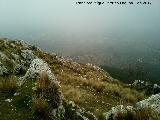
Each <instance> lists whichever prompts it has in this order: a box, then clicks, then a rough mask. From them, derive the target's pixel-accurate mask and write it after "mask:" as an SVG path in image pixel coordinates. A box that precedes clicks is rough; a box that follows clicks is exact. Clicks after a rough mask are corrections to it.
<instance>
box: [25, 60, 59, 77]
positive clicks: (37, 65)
mask: <svg viewBox="0 0 160 120" xmlns="http://www.w3.org/2000/svg"><path fill="white" fill-rule="evenodd" d="M42 72H46V73H47V75H48V77H49V79H52V80H55V79H56V78H55V76H54V75H53V74H52V72H51V69H50V68H49V66H48V64H47V63H46V62H44V61H43V60H42V59H39V58H36V59H34V60H33V61H32V62H31V64H30V67H29V69H28V70H27V72H26V74H25V76H24V77H25V78H29V79H36V78H37V76H38V75H40V74H41V73H42Z"/></svg>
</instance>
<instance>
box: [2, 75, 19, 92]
mask: <svg viewBox="0 0 160 120" xmlns="http://www.w3.org/2000/svg"><path fill="white" fill-rule="evenodd" d="M17 88H18V85H17V77H16V76H10V77H4V78H2V77H1V78H0V92H5V93H6V92H7V93H14V92H15V91H16V89H17Z"/></svg>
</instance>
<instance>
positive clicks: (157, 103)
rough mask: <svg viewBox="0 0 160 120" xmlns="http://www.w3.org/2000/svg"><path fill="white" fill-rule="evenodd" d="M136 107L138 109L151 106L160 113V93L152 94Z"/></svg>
mask: <svg viewBox="0 0 160 120" xmlns="http://www.w3.org/2000/svg"><path fill="white" fill-rule="evenodd" d="M136 107H137V108H138V109H142V108H147V107H151V108H152V109H153V110H155V111H157V112H158V113H160V93H159V94H156V95H152V96H151V97H149V98H148V99H145V100H142V101H140V102H137V103H136Z"/></svg>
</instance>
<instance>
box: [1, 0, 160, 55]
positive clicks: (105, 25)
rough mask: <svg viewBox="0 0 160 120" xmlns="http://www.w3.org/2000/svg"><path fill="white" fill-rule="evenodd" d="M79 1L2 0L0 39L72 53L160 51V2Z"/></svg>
mask: <svg viewBox="0 0 160 120" xmlns="http://www.w3.org/2000/svg"><path fill="white" fill-rule="evenodd" d="M119 1H120V0H119ZM75 2H76V1H74V0H68V1H64V0H59V1H56V0H26V1H24V0H23V1H22V0H14V1H10V0H0V15H1V20H0V26H1V27H0V37H9V38H12V39H24V40H26V41H27V42H29V43H31V44H35V45H37V46H40V47H41V48H43V49H45V50H47V51H55V52H58V53H60V54H62V55H66V56H70V55H75V54H77V55H80V54H87V53H89V54H101V55H100V56H105V55H106V54H109V55H110V56H117V55H119V56H127V55H128V54H129V56H134V54H136V53H137V54H140V55H139V56H141V57H144V51H145V53H146V51H147V50H149V51H150V49H154V50H151V51H150V52H149V53H151V54H152V51H154V52H156V53H157V54H159V53H160V52H159V50H160V48H159V44H160V35H159V31H160V22H159V21H160V7H159V6H160V1H158V0H154V1H151V2H152V5H126V6H125V5H109V6H108V5H100V6H98V5H76V3H75ZM106 51H107V53H105V52H106ZM125 52H128V53H127V54H125ZM154 54H155V53H154Z"/></svg>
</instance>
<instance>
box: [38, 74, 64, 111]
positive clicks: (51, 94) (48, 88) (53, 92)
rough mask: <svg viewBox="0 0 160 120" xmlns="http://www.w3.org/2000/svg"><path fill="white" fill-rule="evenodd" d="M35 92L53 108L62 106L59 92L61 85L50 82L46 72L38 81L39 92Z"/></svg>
mask: <svg viewBox="0 0 160 120" xmlns="http://www.w3.org/2000/svg"><path fill="white" fill-rule="evenodd" d="M35 92H36V94H37V95H38V96H43V97H44V98H45V99H47V100H48V101H49V102H50V104H51V105H52V107H53V108H56V107H58V106H59V105H60V102H61V92H60V90H59V85H58V83H57V82H56V81H54V80H50V79H49V78H48V74H47V73H46V72H43V73H41V74H40V79H39V80H38V81H37V90H36V91H35Z"/></svg>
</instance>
